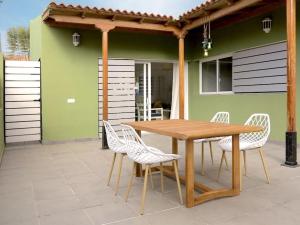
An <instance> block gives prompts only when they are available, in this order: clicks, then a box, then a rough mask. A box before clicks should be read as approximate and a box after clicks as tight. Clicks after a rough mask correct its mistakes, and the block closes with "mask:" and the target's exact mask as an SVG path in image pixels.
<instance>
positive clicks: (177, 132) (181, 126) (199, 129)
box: [126, 120, 263, 140]
mask: <svg viewBox="0 0 300 225" xmlns="http://www.w3.org/2000/svg"><path fill="white" fill-rule="evenodd" d="M126 124H127V125H130V126H132V127H133V128H134V129H136V130H139V131H148V132H152V133H157V134H161V135H166V136H170V137H173V138H177V139H180V140H187V139H200V138H209V137H223V136H231V135H236V134H241V133H252V132H259V131H262V130H263V128H262V127H256V126H245V125H235V124H223V123H212V122H203V121H196V120H154V121H139V122H129V123H126Z"/></svg>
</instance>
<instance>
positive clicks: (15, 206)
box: [0, 191, 37, 224]
mask: <svg viewBox="0 0 300 225" xmlns="http://www.w3.org/2000/svg"><path fill="white" fill-rule="evenodd" d="M0 199H1V201H0V213H1V216H0V224H5V223H12V222H22V221H23V220H27V219H32V218H36V217H37V211H36V208H35V203H34V200H33V198H32V194H31V192H28V191H22V192H18V193H13V194H8V195H1V196H0Z"/></svg>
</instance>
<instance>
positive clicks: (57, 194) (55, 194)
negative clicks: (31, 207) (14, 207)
mask: <svg viewBox="0 0 300 225" xmlns="http://www.w3.org/2000/svg"><path fill="white" fill-rule="evenodd" d="M33 191H34V196H35V199H36V200H47V199H48V200H50V199H60V198H64V197H70V196H73V195H74V192H73V190H72V189H71V187H70V186H69V185H67V184H65V183H64V181H63V180H61V179H53V180H52V179H51V180H50V179H49V180H46V181H41V182H36V183H33Z"/></svg>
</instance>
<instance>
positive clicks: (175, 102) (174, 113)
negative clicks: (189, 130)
mask: <svg viewBox="0 0 300 225" xmlns="http://www.w3.org/2000/svg"><path fill="white" fill-rule="evenodd" d="M178 118H179V69H178V63H174V64H173V86H172V105H171V119H178Z"/></svg>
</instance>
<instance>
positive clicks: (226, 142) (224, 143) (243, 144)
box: [219, 137, 263, 152]
mask: <svg viewBox="0 0 300 225" xmlns="http://www.w3.org/2000/svg"><path fill="white" fill-rule="evenodd" d="M219 146H220V148H221V149H222V150H224V151H228V152H229V151H232V138H231V137H228V138H226V139H223V140H221V141H220V142H219ZM262 146H263V144H262V142H261V141H258V142H249V141H246V140H240V150H241V151H246V150H254V149H257V148H260V147H262Z"/></svg>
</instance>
